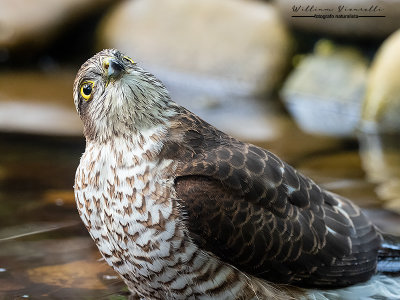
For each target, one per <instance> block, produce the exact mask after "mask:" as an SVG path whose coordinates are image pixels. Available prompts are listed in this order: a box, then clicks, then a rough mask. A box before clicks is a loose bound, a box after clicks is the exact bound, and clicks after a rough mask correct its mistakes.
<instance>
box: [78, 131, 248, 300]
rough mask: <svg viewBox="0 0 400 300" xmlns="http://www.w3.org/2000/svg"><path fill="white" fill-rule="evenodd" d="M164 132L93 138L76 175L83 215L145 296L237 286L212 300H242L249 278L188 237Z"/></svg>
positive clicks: (192, 294) (108, 255)
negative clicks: (163, 152) (162, 154)
mask: <svg viewBox="0 0 400 300" xmlns="http://www.w3.org/2000/svg"><path fill="white" fill-rule="evenodd" d="M161 133H162V128H156V129H153V130H149V131H147V132H144V133H143V132H142V134H140V135H139V136H138V137H137V138H136V139H131V140H128V141H127V139H126V138H124V139H118V138H115V139H113V140H111V141H110V142H109V143H104V144H102V145H99V144H94V143H89V142H88V144H87V146H86V151H85V153H84V154H83V156H82V158H81V161H80V165H79V167H78V169H77V172H76V178H75V198H76V201H77V206H78V211H79V214H80V216H81V219H82V220H83V222H84V224H85V226H86V227H87V229H88V231H89V233H90V235H91V236H92V238H93V240H94V241H95V243H96V245H97V247H98V248H99V250H100V252H101V253H102V255H103V257H104V258H105V260H106V261H107V263H108V264H109V265H110V266H112V267H113V268H114V269H115V270H116V271H117V272H118V273H119V274H120V275H121V276H122V277H123V278H124V280H125V282H126V284H127V285H128V287H129V288H130V289H131V290H136V291H137V293H138V295H139V296H141V297H144V298H145V299H190V298H192V299H207V298H209V297H207V296H206V292H207V291H209V290H210V291H211V290H213V289H214V290H215V289H216V288H219V287H221V286H222V285H223V286H224V288H225V287H226V285H228V284H229V285H230V287H229V289H227V290H225V291H222V290H223V289H221V292H220V293H217V294H215V293H214V295H213V296H212V298H213V299H235V298H236V297H237V296H238V295H240V294H241V292H240V290H243V286H244V282H242V281H247V280H239V277H240V276H243V275H240V272H239V271H237V270H236V269H233V268H232V267H230V266H228V265H225V264H223V263H221V262H219V261H218V260H217V259H216V258H214V257H211V256H210V255H209V254H207V253H206V252H203V251H201V250H200V249H198V247H197V246H196V245H195V244H194V243H193V242H191V240H190V238H188V236H187V235H186V231H185V226H184V224H183V221H182V216H181V215H180V211H179V207H178V206H177V205H178V204H177V202H176V201H175V195H174V188H173V184H174V182H173V178H172V176H171V175H169V177H168V175H167V174H173V171H174V168H175V167H176V166H175V164H174V162H173V161H171V160H159V158H158V157H157V154H158V152H159V151H160V148H161V147H162V144H161V142H160V135H161ZM238 276H239V277H238ZM200 279H201V280H200ZM243 279H244V278H243ZM193 282H196V284H193ZM196 294H197V295H198V296H199V297H197V296H196ZM200 295H202V296H200Z"/></svg>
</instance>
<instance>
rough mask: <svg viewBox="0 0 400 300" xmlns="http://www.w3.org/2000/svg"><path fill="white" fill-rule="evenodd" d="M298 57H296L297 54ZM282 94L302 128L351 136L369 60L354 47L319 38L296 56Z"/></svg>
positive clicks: (354, 126)
mask: <svg viewBox="0 0 400 300" xmlns="http://www.w3.org/2000/svg"><path fill="white" fill-rule="evenodd" d="M297 59H298V57H297ZM298 60H299V63H298V65H297V67H296V68H295V69H294V70H293V71H292V73H291V74H290V75H289V77H288V79H287V80H286V82H285V84H284V86H283V89H282V93H281V94H282V97H283V99H284V102H285V104H286V107H287V108H288V110H289V112H290V113H291V114H292V116H293V117H294V119H295V120H296V122H297V124H298V125H299V126H300V128H301V129H303V130H304V131H305V132H309V133H314V134H322V135H331V136H343V137H346V136H352V135H353V133H354V130H355V128H356V126H357V124H358V122H359V120H360V114H361V102H362V99H363V97H364V92H365V82H366V76H367V65H368V61H367V60H366V59H365V58H364V57H363V55H362V54H361V53H360V52H359V51H358V50H357V49H355V48H352V47H345V46H337V45H335V44H333V43H332V42H331V41H329V40H320V41H319V42H317V44H316V46H315V50H314V53H313V54H309V55H307V56H305V57H303V58H300V59H298Z"/></svg>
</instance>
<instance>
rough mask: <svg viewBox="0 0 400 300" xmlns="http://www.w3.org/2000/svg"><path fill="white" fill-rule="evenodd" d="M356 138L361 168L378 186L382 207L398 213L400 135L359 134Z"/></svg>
mask: <svg viewBox="0 0 400 300" xmlns="http://www.w3.org/2000/svg"><path fill="white" fill-rule="evenodd" d="M358 138H359V142H360V156H361V159H362V165H363V168H364V169H365V172H366V173H367V176H368V179H369V180H371V181H372V182H375V183H377V184H378V186H377V188H376V190H375V191H376V193H377V195H378V196H379V198H380V199H381V200H383V201H384V203H383V206H384V207H386V208H389V209H392V210H395V211H397V212H400V134H382V133H369V132H368V133H367V132H359V134H358Z"/></svg>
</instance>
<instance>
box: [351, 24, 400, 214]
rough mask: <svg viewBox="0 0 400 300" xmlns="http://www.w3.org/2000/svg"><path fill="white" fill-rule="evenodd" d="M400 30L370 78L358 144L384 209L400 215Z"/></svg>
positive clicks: (376, 61)
mask: <svg viewBox="0 0 400 300" xmlns="http://www.w3.org/2000/svg"><path fill="white" fill-rule="evenodd" d="M399 52H400V30H398V31H397V32H395V33H393V34H392V35H391V36H390V37H389V38H388V39H387V40H386V41H385V42H384V43H383V44H382V46H381V48H380V49H379V51H378V53H377V54H376V57H375V58H374V60H373V62H372V66H371V70H370V74H369V76H368V82H367V84H368V85H367V91H366V96H365V99H364V105H363V111H362V122H361V124H360V128H359V129H360V130H359V135H358V137H359V141H360V146H361V147H360V151H361V158H362V161H363V167H364V169H365V171H366V173H367V175H368V178H369V179H370V180H371V181H373V182H376V183H378V187H377V189H376V192H377V194H378V196H379V197H380V199H382V200H384V203H385V207H387V208H390V209H394V210H396V211H398V212H400V74H399V70H400V57H399Z"/></svg>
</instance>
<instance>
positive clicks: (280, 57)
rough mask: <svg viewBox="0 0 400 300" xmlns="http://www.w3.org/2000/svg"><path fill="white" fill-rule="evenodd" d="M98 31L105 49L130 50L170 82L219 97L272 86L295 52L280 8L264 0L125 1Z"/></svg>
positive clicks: (129, 52)
mask: <svg viewBox="0 0 400 300" xmlns="http://www.w3.org/2000/svg"><path fill="white" fill-rule="evenodd" d="M98 36H99V43H98V45H99V49H102V48H110V47H114V48H118V49H119V50H121V51H122V52H124V53H126V54H127V55H131V56H132V57H133V59H134V60H135V61H137V62H139V63H140V64H141V65H144V66H145V67H146V68H147V69H149V70H150V71H151V72H152V73H156V74H157V75H158V76H159V77H160V79H161V80H163V81H164V82H165V83H166V84H167V86H169V87H171V86H174V85H175V86H176V85H178V86H182V85H186V86H188V85H190V86H193V87H194V89H196V90H201V91H202V92H203V93H204V94H212V95H213V96H214V97H215V96H217V97H218V95H220V94H223V93H227V92H228V93H231V94H235V93H236V94H238V93H239V94H245V95H249V94H260V93H261V94H262V93H269V92H271V91H273V90H274V89H275V88H276V86H277V85H278V84H279V82H280V80H281V79H282V77H283V75H284V71H285V69H286V66H287V62H288V60H289V57H290V53H291V50H292V46H291V39H290V36H289V34H288V31H287V30H286V28H285V26H284V25H283V22H282V21H281V19H280V16H279V14H278V12H277V10H276V8H275V6H274V5H272V4H270V3H263V2H257V1H236V0H220V1H214V0H202V1H196V0H164V1H157V0H135V1H125V2H122V3H120V5H119V6H118V7H116V8H115V9H114V10H113V11H112V12H111V13H110V14H109V15H108V16H107V17H106V18H105V20H104V22H102V26H101V28H100V29H99V34H98Z"/></svg>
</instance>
